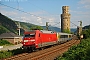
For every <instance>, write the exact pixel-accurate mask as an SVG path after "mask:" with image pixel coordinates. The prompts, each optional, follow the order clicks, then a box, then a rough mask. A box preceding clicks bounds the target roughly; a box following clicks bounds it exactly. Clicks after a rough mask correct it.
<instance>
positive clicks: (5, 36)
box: [0, 32, 20, 38]
mask: <svg viewBox="0 0 90 60" xmlns="http://www.w3.org/2000/svg"><path fill="white" fill-rule="evenodd" d="M10 37H11V38H13V37H20V36H19V35H16V34H14V33H12V32H7V33H3V34H1V35H0V38H10Z"/></svg>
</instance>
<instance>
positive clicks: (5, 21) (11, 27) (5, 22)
mask: <svg viewBox="0 0 90 60" xmlns="http://www.w3.org/2000/svg"><path fill="white" fill-rule="evenodd" d="M0 26H2V27H0V28H3V29H0V33H2V32H4V33H5V32H8V31H11V32H13V33H16V32H17V25H16V24H15V22H14V21H13V20H11V19H10V18H8V17H6V16H4V15H2V14H1V13H0ZM1 30H4V31H1Z"/></svg>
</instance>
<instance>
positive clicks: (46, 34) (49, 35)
mask: <svg viewBox="0 0 90 60" xmlns="http://www.w3.org/2000/svg"><path fill="white" fill-rule="evenodd" d="M69 40H72V34H67V33H61V32H53V31H46V30H32V31H25V32H24V37H23V41H22V44H23V46H22V47H23V48H24V49H26V50H29V51H33V50H34V49H38V48H43V47H46V46H51V45H56V44H60V43H64V42H67V41H69Z"/></svg>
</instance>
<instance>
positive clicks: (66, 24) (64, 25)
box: [61, 6, 70, 32]
mask: <svg viewBox="0 0 90 60" xmlns="http://www.w3.org/2000/svg"><path fill="white" fill-rule="evenodd" d="M65 30H68V31H70V14H69V6H63V7H62V14H61V32H64V31H65Z"/></svg>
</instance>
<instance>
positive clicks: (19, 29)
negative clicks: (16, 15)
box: [17, 0, 21, 36]
mask: <svg viewBox="0 0 90 60" xmlns="http://www.w3.org/2000/svg"><path fill="white" fill-rule="evenodd" d="M17 4H18V8H17V9H19V2H18V0H17ZM20 28H21V27H20V22H18V35H19V36H20Z"/></svg>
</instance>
